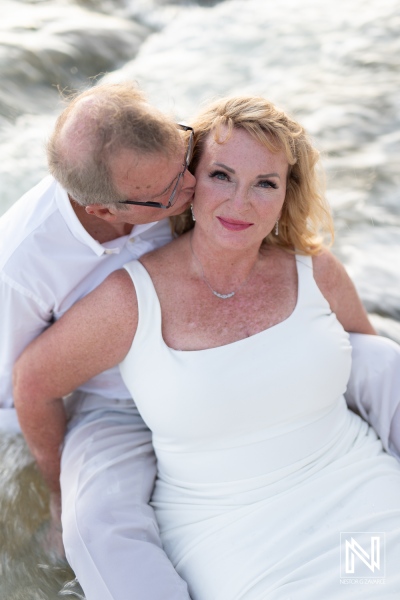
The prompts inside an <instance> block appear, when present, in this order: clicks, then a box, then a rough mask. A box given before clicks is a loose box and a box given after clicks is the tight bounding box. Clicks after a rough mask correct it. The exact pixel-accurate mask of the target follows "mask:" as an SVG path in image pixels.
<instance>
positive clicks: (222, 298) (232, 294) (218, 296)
mask: <svg viewBox="0 0 400 600" xmlns="http://www.w3.org/2000/svg"><path fill="white" fill-rule="evenodd" d="M192 234H193V232H192V233H191V234H190V237H189V243H190V249H191V251H192V254H193V257H194V259H195V260H196V261H197V262H198V263H199V267H200V269H201V278H202V280H203V281H204V283H205V284H206V285H207V286H208V287H209V289H210V290H211V292H212V293H213V294H214V296H217V298H221V300H226V299H227V298H232V296H234V295H235V294H237V293H238V291H239V290H241V289H242V287H244V286H245V284H246V283H247V282H248V280H249V279H250V275H251V274H252V272H253V268H254V267H253V268H252V269H251V270H250V273H249V274H248V276H247V277H246V279H245V280H244V281H243V283H241V284H240V286H239V287H238V288H237V289H236V290H234V291H233V292H229V294H220V293H219V292H217V291H216V290H214V289H213V288H212V287H211V284H210V282H209V281H208V279H207V277H206V276H205V275H204V269H203V265H202V264H201V262H200V260H199V259H198V258H197V256H196V255H195V253H194V250H193V246H192Z"/></svg>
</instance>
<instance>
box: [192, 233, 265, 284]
mask: <svg viewBox="0 0 400 600" xmlns="http://www.w3.org/2000/svg"><path fill="white" fill-rule="evenodd" d="M188 235H189V245H190V251H191V255H192V264H193V269H194V272H195V273H197V275H198V276H199V277H200V278H202V279H203V280H204V281H205V283H206V284H207V285H208V286H209V287H210V289H211V291H212V292H213V293H214V294H215V292H220V293H221V294H230V293H232V292H234V293H236V292H237V291H238V289H240V288H242V287H244V285H245V284H246V283H247V282H248V281H249V279H250V278H251V276H252V275H253V273H254V271H255V268H256V265H257V263H258V261H259V259H260V246H259V245H257V246H252V247H248V248H229V247H226V246H222V245H221V244H218V243H216V242H215V241H214V240H212V241H211V240H210V239H209V238H208V237H207V236H203V235H202V232H200V231H197V232H196V227H195V228H194V229H193V230H192V231H191V232H190V233H189V234H188ZM215 295H217V294H215Z"/></svg>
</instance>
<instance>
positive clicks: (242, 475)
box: [6, 86, 400, 600]
mask: <svg viewBox="0 0 400 600" xmlns="http://www.w3.org/2000/svg"><path fill="white" fill-rule="evenodd" d="M123 88H124V86H122V87H121V86H112V87H111V88H110V87H104V88H103V89H100V88H97V89H96V90H94V91H91V92H88V93H87V94H86V95H84V96H83V97H79V98H78V99H77V100H76V101H75V104H73V105H72V108H70V110H69V112H67V114H63V115H62V116H61V118H60V121H59V122H58V125H57V128H56V134H55V136H53V139H52V140H51V143H50V150H49V158H50V166H51V169H52V172H53V174H54V175H55V176H56V178H57V179H58V181H59V182H61V184H62V186H63V187H61V186H60V185H59V184H56V183H55V182H54V181H53V180H47V181H46V182H44V183H42V184H41V187H40V188H39V189H38V190H36V191H35V192H32V193H31V194H30V195H29V194H28V196H27V198H26V199H25V201H24V202H23V203H22V204H20V205H19V207H18V205H17V208H16V209H15V212H18V211H19V214H21V215H22V214H23V211H22V208H24V209H25V210H26V213H27V216H26V222H28V221H29V220H30V219H32V215H33V214H34V213H36V212H38V210H39V209H38V206H39V205H40V206H42V209H43V210H42V214H41V215H40V216H38V217H37V219H38V223H37V224H36V229H35V234H36V238H37V237H40V235H41V234H42V237H43V238H44V239H43V245H45V244H46V242H48V238H49V236H47V238H46V236H45V235H44V234H43V232H44V231H46V228H47V232H50V231H51V230H52V228H53V227H57V226H58V227H59V238H58V243H59V245H60V246H61V249H59V248H54V249H53V253H52V256H50V257H49V258H50V260H52V261H53V272H52V271H51V269H50V268H48V269H47V271H46V277H47V278H48V280H47V281H45V280H44V278H42V279H41V280H40V279H39V280H38V281H37V282H36V285H37V286H38V290H37V293H36V294H35V297H34V299H35V300H37V299H39V298H40V292H42V293H43V294H44V295H45V296H46V293H47V297H48V296H50V295H51V292H52V291H53V286H58V285H60V286H61V288H63V291H64V296H63V302H60V303H59V304H58V305H57V310H58V313H57V312H56V310H54V311H53V313H56V314H54V318H55V319H57V318H58V317H59V316H60V315H61V314H62V313H63V312H65V310H66V305H67V304H68V303H69V304H70V305H71V304H73V303H74V302H75V300H77V298H78V297H79V296H85V295H86V294H87V293H88V292H90V290H91V289H93V288H94V287H95V284H96V283H98V282H99V279H100V280H101V278H104V277H106V276H107V273H106V272H105V268H104V264H105V263H108V265H109V266H108V267H107V268H108V270H109V272H111V273H112V274H111V275H110V276H109V277H108V278H107V279H106V281H105V282H104V284H103V285H101V286H100V287H99V288H98V289H96V290H95V291H94V292H92V293H91V294H89V295H88V296H87V297H86V298H85V299H84V300H83V301H81V302H79V303H77V304H76V305H75V306H74V307H73V308H72V309H71V311H69V312H68V313H67V314H66V315H65V316H64V317H63V318H62V319H60V321H58V322H57V323H56V324H55V325H54V326H53V327H51V328H49V329H48V330H47V331H46V332H45V333H44V335H43V336H41V337H40V338H38V339H37V340H36V341H35V342H33V344H31V345H30V346H29V347H28V349H27V350H26V352H25V353H24V354H22V356H21V358H20V359H19V360H18V361H17V364H16V368H15V388H14V400H15V403H16V406H17V409H18V413H19V418H20V422H21V426H22V429H23V431H24V433H25V436H26V438H27V441H28V444H29V445H30V447H31V449H32V451H33V454H34V456H35V458H36V459H37V461H38V464H39V466H40V468H41V469H42V472H43V474H44V476H45V478H46V480H47V482H48V483H49V486H50V488H51V490H52V492H53V494H54V496H55V497H56V495H57V493H58V476H59V452H58V448H59V445H60V443H61V442H62V440H63V437H64V434H65V430H66V415H65V411H64V405H63V403H62V401H61V400H60V399H59V398H61V397H62V396H65V395H67V394H69V393H71V392H73V390H75V389H77V388H79V391H77V392H74V393H73V394H72V395H71V396H70V397H69V398H67V400H66V404H67V409H68V410H69V411H70V413H71V415H72V416H71V419H70V421H69V424H68V432H67V435H66V438H65V442H64V447H63V452H62V470H61V485H62V490H63V527H64V542H65V545H66V553H67V557H68V558H69V560H70V562H71V564H72V567H73V568H74V569H75V571H76V573H77V575H78V579H79V580H80V582H81V584H82V587H83V588H84V590H85V593H86V595H87V598H88V599H89V600H90V599H91V598H93V599H95V598H96V599H98V598H101V599H103V598H104V599H106V598H114V599H117V598H121V600H122V599H123V598H127V597H137V598H149V599H150V598H187V597H188V596H187V591H186V589H185V585H184V584H183V582H182V581H181V580H180V579H179V578H178V576H177V575H176V572H175V571H174V570H173V568H172V567H171V564H170V563H169V562H168V561H167V559H166V557H165V555H164V554H163V551H162V549H161V544H160V541H159V538H158V530H157V525H156V523H155V521H154V516H153V512H152V509H151V508H150V507H149V506H147V501H148V499H149V497H150V495H151V492H152V489H153V479H152V478H153V477H154V458H153V455H152V453H151V437H150V434H149V432H148V430H147V429H146V428H145V426H144V425H143V422H142V421H141V420H140V417H139V416H138V414H137V413H136V412H135V411H136V409H134V407H133V406H132V402H131V401H130V400H129V398H130V395H131V396H133V397H134V399H135V402H136V404H137V406H138V408H139V410H140V413H141V415H142V416H143V418H144V420H145V421H146V423H147V425H148V426H149V427H150V429H151V430H152V441H153V444H154V447H155V449H156V453H157V459H158V479H157V482H156V487H155V490H154V493H153V496H152V505H153V506H154V508H155V510H156V514H157V520H158V524H159V526H160V530H161V536H162V542H163V546H164V548H165V549H166V550H167V553H168V555H169V557H170V559H171V561H172V563H173V565H174V566H175V567H176V569H177V570H178V572H179V573H180V574H181V575H182V577H183V578H184V579H185V580H186V581H187V582H188V583H189V588H190V594H191V596H192V598H198V599H202V598H205V599H206V598H207V599H208V598H220V599H225V598H226V599H233V598H246V599H253V598H282V599H284V598H285V599H287V598H299V599H300V598H320V597H327V598H337V597H341V596H343V597H345V598H353V597H357V596H356V594H357V593H360V594H361V593H362V594H363V595H362V596H360V597H363V598H366V597H368V598H374V597H379V598H383V597H387V598H389V597H395V594H396V593H398V591H399V589H400V581H399V576H398V574H397V571H398V569H397V566H396V565H397V563H396V561H397V557H398V553H399V543H400V542H399V540H400V538H399V531H397V532H394V533H393V530H394V529H395V525H396V523H398V518H399V512H400V511H399V509H398V506H399V500H400V470H399V467H398V465H397V463H396V462H395V461H394V459H393V458H391V457H390V456H388V455H386V454H385V453H384V452H383V451H382V445H381V442H380V441H379V440H377V439H376V436H375V434H374V433H373V431H372V430H371V429H369V428H368V426H367V425H366V423H364V422H363V421H362V420H361V419H360V418H359V417H357V416H355V415H354V414H353V413H351V412H349V411H348V410H347V407H346V405H345V402H344V399H343V394H344V392H345V390H346V384H347V380H348V377H349V374H350V366H351V365H350V352H351V347H350V343H349V336H348V334H347V333H346V332H345V330H347V331H352V332H356V333H357V332H358V333H364V334H372V333H373V329H372V327H371V325H370V324H369V322H368V319H367V316H366V314H365V311H364V309H363V308H362V305H361V303H360V301H359V299H358V297H357V295H356V293H355V290H354V287H353V285H352V284H351V282H350V281H349V279H348V277H347V275H346V273H345V271H344V269H343V268H342V267H341V265H340V264H339V263H338V262H337V261H336V260H335V259H334V258H333V257H332V255H331V254H330V253H329V252H328V251H327V250H325V249H323V247H322V245H321V241H320V239H319V230H320V229H321V227H323V226H324V227H325V229H328V230H329V228H330V225H331V223H330V217H329V211H328V209H327V207H326V206H325V203H324V200H323V197H322V196H321V195H320V193H319V191H318V188H317V181H316V178H315V171H314V168H315V164H316V161H317V153H316V152H315V150H314V149H313V148H312V146H311V145H310V143H309V141H308V139H307V136H306V134H305V132H304V130H303V129H302V128H301V127H300V126H299V125H298V124H297V123H296V122H294V121H293V120H291V119H290V118H289V117H287V116H286V115H285V114H284V113H282V112H280V111H278V110H276V109H275V108H274V107H273V106H272V105H271V104H270V103H268V102H266V101H265V100H263V99H260V98H236V99H231V100H224V101H218V102H217V103H215V104H214V105H211V106H210V107H209V108H208V109H205V110H204V111H203V113H202V114H201V115H200V116H199V117H198V118H197V120H196V121H195V123H193V126H194V131H195V134H194V140H193V134H192V133H190V137H189V139H188V140H187V148H186V149H184V146H183V141H182V138H181V137H180V136H179V134H177V131H178V130H177V129H176V128H175V127H173V126H172V125H171V124H170V123H169V122H168V120H167V119H164V117H162V116H161V115H159V114H158V113H156V112H155V111H152V110H150V108H149V107H148V106H147V105H146V104H145V103H144V101H143V100H142V99H140V98H139V97H138V98H136V99H133V98H132V97H131V100H130V102H131V104H132V105H135V110H138V111H139V113H140V114H139V115H136V118H133V116H132V115H131V114H130V117H129V119H125V121H124V122H122V121H121V114H122V113H123V112H124V111H125V112H128V113H130V112H132V111H130V110H127V105H126V104H123V103H121V102H119V100H118V101H117V100H116V97H117V96H118V97H119V96H122V95H123V94H122V91H123ZM131 93H132V92H131ZM113 94H114V97H113ZM109 99H110V102H108V100H109ZM67 111H68V109H67ZM150 121H152V123H151V125H150ZM147 123H149V125H148V126H147ZM95 125H101V127H96V126H95ZM145 125H146V126H145ZM160 132H161V133H160ZM192 148H193V149H194V154H193V160H192V163H191V169H192V170H193V172H194V174H195V176H196V179H197V186H196V193H195V196H194V199H193V209H192V215H193V219H194V220H195V226H194V228H193V227H192V225H193V223H192V222H190V221H189V220H188V217H187V215H185V217H184V218H180V219H179V221H178V223H177V225H176V226H177V229H178V230H179V231H180V232H184V231H185V230H187V231H186V233H185V234H184V235H182V236H181V237H179V238H177V239H176V240H174V241H173V242H172V243H171V244H170V245H168V246H166V247H165V248H163V249H162V250H156V251H153V252H151V253H150V254H148V255H146V256H145V257H144V258H143V259H142V262H137V261H133V262H131V263H129V264H128V265H127V267H126V269H124V270H118V267H119V266H120V265H118V260H117V259H119V258H120V254H121V253H122V252H124V251H125V250H126V249H128V252H129V253H130V254H131V256H132V258H135V257H137V256H138V255H140V254H141V253H142V252H147V251H148V250H152V248H151V247H149V246H151V244H152V243H153V247H155V246H157V245H162V244H163V243H165V241H166V238H167V237H168V234H167V232H166V230H165V227H164V224H163V223H162V222H161V223H159V224H158V225H157V224H156V225H153V226H151V227H146V225H145V223H146V222H147V221H146V219H148V220H149V219H152V220H153V221H157V220H158V219H161V216H162V215H161V214H160V213H162V212H163V208H162V206H164V207H168V206H171V207H172V210H171V208H168V211H169V212H167V211H166V212H164V214H178V213H179V212H181V210H182V207H183V206H184V205H185V204H186V203H187V201H188V200H189V199H190V197H191V195H192V191H193V189H192V188H193V185H194V180H193V177H192V176H191V175H190V174H189V173H188V171H187V169H186V166H187V164H188V162H189V160H190V155H191V153H192ZM178 156H179V158H177V157H178ZM183 156H184V157H185V159H184V164H183V165H182V164H181V163H182V157H183ZM65 190H68V192H69V196H70V198H71V202H69V201H68V197H67V196H66V192H65ZM82 190H88V192H87V193H85V191H82ZM90 192H92V194H93V195H91V193H90ZM46 194H47V196H46ZM45 197H46V201H47V203H49V202H50V200H51V201H53V203H54V204H55V205H56V206H52V207H51V208H47V209H46V206H47V204H46V201H42V199H43V198H45ZM72 198H73V200H72ZM96 198H97V202H96V201H95V200H96ZM107 199H108V200H107ZM128 199H129V200H128ZM174 201H175V203H174ZM41 202H42V204H40V203H41ZM35 203H36V204H35ZM143 203H144V206H141V204H143ZM21 207H22V208H21ZM146 211H149V212H148V217H146ZM60 215H61V216H60ZM61 217H63V219H64V221H65V225H62V226H61V224H60V223H61V222H62V219H61ZM39 221H40V223H39ZM26 222H25V223H24V227H25V228H26V227H27V226H26ZM133 223H135V226H134V227H133V229H132V224H133ZM63 227H64V229H63ZM66 229H68V232H67V231H66ZM151 230H155V232H156V235H155V237H154V239H155V240H156V241H154V242H153V240H152V236H149V232H150V231H151ZM153 232H154V231H153ZM26 233H27V231H26V230H25V234H26ZM66 233H72V234H73V237H74V243H75V246H74V245H66V244H62V234H63V235H64V237H65V236H66ZM113 234H114V237H111V236H112V235H113ZM116 234H117V236H116ZM157 235H158V239H157ZM163 236H164V237H163ZM21 237H22V236H21ZM116 237H117V238H118V239H115V238H116ZM25 239H26V235H25V237H24V239H21V238H20V239H19V244H21V245H23V243H24V241H25ZM75 240H76V241H77V242H78V243H76V241H75ZM150 240H151V241H150ZM31 243H32V244H34V243H35V240H33V241H31ZM146 244H147V245H146ZM82 246H83V247H84V248H85V251H86V254H85V253H82V252H81V251H82ZM48 250H49V251H50V247H49V246H48ZM294 250H295V252H294ZM69 251H70V252H71V254H72V256H71V255H69ZM56 253H57V254H56ZM135 253H136V256H135ZM99 257H101V258H102V259H104V260H96V259H97V258H99ZM47 258H48V257H43V259H44V267H45V266H46V265H47V263H46V259H47ZM57 258H59V259H60V261H61V262H60V261H59V262H55V259H56V260H57ZM110 258H112V259H114V261H113V262H112V263H111V264H110V263H109V260H110ZM26 259H27V260H28V263H33V262H34V257H33V256H31V255H26ZM15 260H16V258H15ZM124 262H127V260H125V261H124ZM54 264H57V268H59V269H60V271H61V272H62V273H65V272H66V265H69V270H68V271H67V277H68V278H69V282H65V283H63V282H62V281H61V280H60V279H61V275H60V273H54ZM94 265H96V269H97V271H96V270H95V268H94ZM97 265H99V266H98V267H97ZM28 266H29V264H28ZM32 266H33V265H32ZM44 267H43V268H44ZM91 268H92V270H91ZM102 269H103V270H102ZM116 269H117V270H116ZM27 278H28V276H27V275H25V280H26V279H27ZM51 278H53V279H51ZM8 279H12V278H11V276H10V275H8V278H7V277H6V280H7V281H8ZM24 283H25V287H24V284H23V283H20V285H19V287H18V286H17V285H14V288H13V291H14V293H15V294H16V293H17V292H19V293H20V294H22V293H23V292H21V289H23V290H24V294H25V296H26V298H28V296H29V295H28V293H27V291H25V290H27V287H26V281H25V282H24ZM67 283H69V294H67V292H66V290H67ZM71 283H72V284H76V285H75V287H74V285H71ZM63 286H64V287H63ZM10 287H11V284H10ZM11 293H12V292H11V291H10V294H11ZM29 301H31V302H32V295H31V297H30V298H29ZM26 302H27V303H28V300H26ZM44 305H45V302H44V300H43V301H42V306H43V307H44ZM49 312H50V311H49V310H48V307H47V313H49ZM45 314H46V311H45V309H44V308H43V315H45ZM28 316H29V315H28ZM50 318H51V315H49V318H48V321H49V320H50ZM42 328H43V327H42ZM38 332H39V327H38V328H37V330H36V332H34V334H33V335H32V331H30V332H29V334H30V335H31V337H34V335H35V333H36V334H37V333H38ZM27 336H28V334H27ZM352 341H353V342H354V345H355V346H356V351H357V353H358V354H359V356H356V361H359V362H358V367H357V365H356V367H357V369H358V372H356V373H355V374H354V373H353V374H352V380H351V381H350V384H351V387H350V392H351V391H352V390H353V392H354V393H353V397H355V396H357V394H358V401H359V402H361V403H362V404H361V405H360V409H361V411H363V412H364V413H367V412H369V413H370V414H372V415H373V416H374V415H379V418H377V420H376V423H375V425H376V426H377V429H379V425H381V424H382V423H383V422H385V423H386V427H383V428H382V432H381V431H378V433H382V436H383V437H385V436H386V443H387V445H389V444H393V440H389V436H388V432H389V429H390V421H391V418H392V416H393V414H394V412H395V408H394V401H393V398H394V392H393V394H391V393H390V391H387V393H386V396H385V401H387V402H388V405H387V406H386V405H385V404H384V405H383V407H379V405H378V401H379V392H378V389H377V383H376V381H372V379H371V381H370V383H371V386H369V387H368V388H367V389H365V388H364V387H363V386H364V382H365V381H368V373H361V370H362V369H363V365H368V364H369V362H375V359H374V355H375V353H376V354H382V353H383V355H384V357H385V359H386V357H387V358H390V356H393V360H398V351H397V348H396V347H395V346H394V345H392V344H390V343H386V342H385V341H384V340H378V339H375V338H373V337H370V336H357V335H355V336H352ZM27 343H28V340H26V343H25V345H26V344H27ZM357 345H358V346H359V348H358V349H357ZM21 350H22V347H21ZM121 361H122V362H121ZM120 362H121V365H120V369H121V373H122V377H123V380H124V382H125V385H126V388H124V387H123V385H122V384H121V382H120V381H118V374H117V371H116V368H115V366H116V365H117V364H118V363H120ZM360 365H361V366H360ZM110 369H111V370H110ZM112 369H113V370H112ZM99 373H102V375H100V376H99V375H98V374H99ZM117 385H118V386H120V387H117ZM373 392H375V396H374V394H373ZM389 405H390V408H389ZM380 410H381V411H382V410H387V414H386V415H383V416H382V414H380V412H379V411H380ZM395 443H396V440H394V444H395ZM341 531H386V532H387V537H388V540H387V561H388V569H387V584H386V585H385V586H384V588H379V589H378V591H377V592H375V591H374V589H371V588H372V587H373V586H370V588H369V589H367V590H365V588H363V589H359V590H355V589H354V587H344V586H342V587H340V584H339V571H338V556H339V534H340V532H341ZM375 589H376V588H375ZM366 594H369V595H366ZM374 594H375V595H374ZM385 594H386V596H385Z"/></svg>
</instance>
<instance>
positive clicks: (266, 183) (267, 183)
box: [258, 179, 278, 190]
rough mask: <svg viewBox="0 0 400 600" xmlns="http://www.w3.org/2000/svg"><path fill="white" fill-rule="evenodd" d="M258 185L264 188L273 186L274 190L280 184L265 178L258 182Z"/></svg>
mask: <svg viewBox="0 0 400 600" xmlns="http://www.w3.org/2000/svg"><path fill="white" fill-rule="evenodd" d="M258 185H259V186H260V187H262V188H273V189H274V190H276V189H277V188H278V185H277V184H276V183H275V181H271V180H270V179H263V180H262V181H259V182H258Z"/></svg>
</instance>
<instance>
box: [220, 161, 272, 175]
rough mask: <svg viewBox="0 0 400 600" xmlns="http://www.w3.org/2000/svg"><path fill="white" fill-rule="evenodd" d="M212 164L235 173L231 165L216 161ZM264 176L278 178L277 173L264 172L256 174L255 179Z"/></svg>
mask: <svg viewBox="0 0 400 600" xmlns="http://www.w3.org/2000/svg"><path fill="white" fill-rule="evenodd" d="M214 165H215V166H217V167H222V168H223V169H226V171H229V173H233V174H235V173H236V171H235V169H232V168H231V167H228V166H227V165H224V163H218V162H216V163H214ZM266 177H277V178H278V179H280V176H279V175H278V173H265V174H263V175H257V179H265V178H266Z"/></svg>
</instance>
